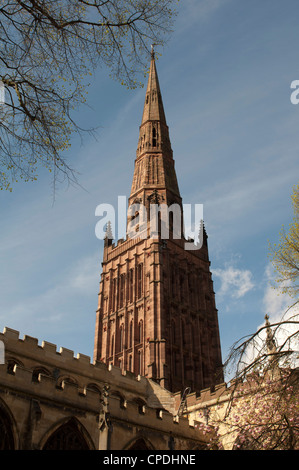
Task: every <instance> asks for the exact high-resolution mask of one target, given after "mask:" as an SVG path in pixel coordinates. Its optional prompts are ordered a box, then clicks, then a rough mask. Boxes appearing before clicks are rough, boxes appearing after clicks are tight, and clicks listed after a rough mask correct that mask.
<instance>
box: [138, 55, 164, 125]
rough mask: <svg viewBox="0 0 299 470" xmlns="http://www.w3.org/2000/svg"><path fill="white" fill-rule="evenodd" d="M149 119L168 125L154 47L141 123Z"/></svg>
mask: <svg viewBox="0 0 299 470" xmlns="http://www.w3.org/2000/svg"><path fill="white" fill-rule="evenodd" d="M147 121H160V122H161V123H162V124H165V125H166V118H165V112H164V106H163V101H162V95H161V90H160V85H159V80H158V74H157V69H156V60H155V52H154V50H153V48H152V54H151V64H150V70H149V75H148V82H147V89H146V94H145V102H144V108H143V116H142V121H141V125H143V124H145V123H146V122H147Z"/></svg>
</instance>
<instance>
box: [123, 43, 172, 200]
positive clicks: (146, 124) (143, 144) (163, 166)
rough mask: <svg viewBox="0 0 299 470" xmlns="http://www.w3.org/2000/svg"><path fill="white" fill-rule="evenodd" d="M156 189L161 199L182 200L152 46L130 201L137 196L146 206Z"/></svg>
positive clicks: (156, 193)
mask: <svg viewBox="0 0 299 470" xmlns="http://www.w3.org/2000/svg"><path fill="white" fill-rule="evenodd" d="M154 192H155V195H156V196H157V197H158V198H159V200H160V202H162V201H163V202H165V203H170V202H178V203H181V197H180V193H179V188H178V183H177V178H176V173H175V169H174V160H173V154H172V149H171V144H170V139H169V130H168V126H167V123H166V118H165V112H164V106H163V100H162V95H161V90H160V84H159V79H158V74H157V68H156V60H155V53H154V50H153V49H152V54H151V62H150V68H149V74H148V82H147V88H146V94H145V101H144V107H143V113H142V119H141V125H140V128H139V140H138V146H137V151H136V161H135V169H134V176H133V183H132V188H131V195H130V200H129V203H130V204H131V203H132V202H133V201H135V200H136V199H138V200H139V202H142V203H143V204H144V205H145V206H147V203H148V201H149V198H152V197H153V194H154ZM170 193H171V194H170ZM157 197H156V199H157Z"/></svg>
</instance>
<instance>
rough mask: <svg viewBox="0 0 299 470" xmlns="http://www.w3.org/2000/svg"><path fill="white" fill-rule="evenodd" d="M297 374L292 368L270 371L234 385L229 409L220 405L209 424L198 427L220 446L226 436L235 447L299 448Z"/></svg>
mask: <svg viewBox="0 0 299 470" xmlns="http://www.w3.org/2000/svg"><path fill="white" fill-rule="evenodd" d="M297 375H298V371H295V372H294V371H292V370H291V369H280V370H279V371H278V370H276V372H275V373H273V371H271V370H268V371H267V373H266V374H263V375H259V374H253V375H251V376H248V377H247V380H246V381H245V382H244V383H238V384H236V385H234V386H233V387H232V389H231V393H232V396H231V399H230V400H229V401H228V403H226V405H225V407H226V410H225V411H224V412H223V406H224V405H223V404H222V405H220V404H219V405H218V406H217V407H216V409H215V410H214V411H213V413H211V416H210V419H209V424H205V423H202V424H201V425H199V426H198V427H199V429H200V430H201V431H202V432H204V433H208V434H209V435H210V436H211V439H210V442H209V447H210V448H211V449H215V448H218V449H221V448H222V444H221V442H222V440H223V439H226V441H229V440H230V442H231V445H232V448H233V449H234V450H239V449H240V450H298V449H299V390H298V377H297ZM221 410H222V413H221ZM202 416H203V415H201V417H202ZM215 432H216V435H215Z"/></svg>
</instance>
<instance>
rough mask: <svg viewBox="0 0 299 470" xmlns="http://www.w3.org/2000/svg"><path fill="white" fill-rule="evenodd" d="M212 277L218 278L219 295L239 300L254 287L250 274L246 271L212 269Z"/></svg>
mask: <svg viewBox="0 0 299 470" xmlns="http://www.w3.org/2000/svg"><path fill="white" fill-rule="evenodd" d="M213 275H215V276H217V277H219V278H220V281H221V287H220V291H219V292H218V294H219V295H230V296H231V297H233V298H236V299H240V298H241V297H243V296H244V295H245V294H246V293H247V292H249V291H250V290H251V289H253V287H254V283H253V280H252V273H251V271H249V270H248V269H243V270H242V269H237V268H235V267H233V266H227V267H226V268H225V269H213Z"/></svg>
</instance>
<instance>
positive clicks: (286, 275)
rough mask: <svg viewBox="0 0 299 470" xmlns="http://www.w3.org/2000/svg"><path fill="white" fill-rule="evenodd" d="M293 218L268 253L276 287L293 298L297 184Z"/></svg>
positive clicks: (297, 282) (297, 260) (297, 258)
mask: <svg viewBox="0 0 299 470" xmlns="http://www.w3.org/2000/svg"><path fill="white" fill-rule="evenodd" d="M292 202H293V210H294V218H293V221H292V222H291V223H290V226H289V231H288V233H286V232H285V230H284V228H282V230H281V232H280V241H279V243H278V244H274V245H273V247H271V246H270V255H271V259H272V263H273V266H274V268H275V271H276V273H277V276H278V277H277V279H276V283H277V287H278V288H279V290H280V291H281V293H287V294H288V295H290V296H291V297H294V298H295V300H296V301H297V300H298V294H299V184H298V185H296V186H295V187H294V190H293V195H292Z"/></svg>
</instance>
